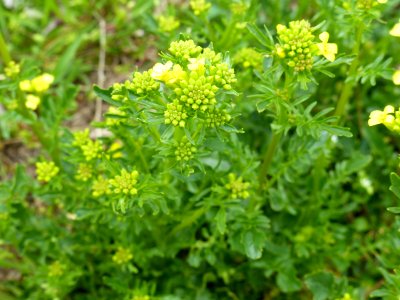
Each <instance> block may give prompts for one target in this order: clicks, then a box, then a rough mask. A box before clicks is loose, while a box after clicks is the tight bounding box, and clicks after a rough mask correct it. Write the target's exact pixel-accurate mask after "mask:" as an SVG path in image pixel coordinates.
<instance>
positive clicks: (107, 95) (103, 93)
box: [93, 85, 121, 107]
mask: <svg viewBox="0 0 400 300" xmlns="http://www.w3.org/2000/svg"><path fill="white" fill-rule="evenodd" d="M93 91H94V92H95V94H96V95H97V96H98V97H99V98H101V99H102V100H104V101H105V102H107V103H109V104H111V105H114V106H117V107H118V106H121V102H119V101H115V100H113V99H112V98H111V92H112V88H109V89H108V90H103V89H101V88H100V87H98V86H97V85H95V86H94V87H93Z"/></svg>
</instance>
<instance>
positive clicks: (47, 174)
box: [36, 161, 60, 182]
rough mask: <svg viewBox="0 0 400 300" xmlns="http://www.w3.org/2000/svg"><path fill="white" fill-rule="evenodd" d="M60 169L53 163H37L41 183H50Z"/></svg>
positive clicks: (38, 177) (37, 173) (37, 172)
mask: <svg viewBox="0 0 400 300" xmlns="http://www.w3.org/2000/svg"><path fill="white" fill-rule="evenodd" d="M59 171H60V169H59V168H58V167H57V166H56V164H55V163H54V162H52V161H42V162H37V163H36V175H37V179H38V180H39V181H43V182H49V181H50V180H51V179H52V178H54V177H55V176H56V175H57V174H58V172H59Z"/></svg>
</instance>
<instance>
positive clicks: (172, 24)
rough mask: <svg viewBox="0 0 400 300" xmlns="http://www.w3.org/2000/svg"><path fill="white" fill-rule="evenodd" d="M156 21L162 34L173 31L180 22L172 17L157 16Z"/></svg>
mask: <svg viewBox="0 0 400 300" xmlns="http://www.w3.org/2000/svg"><path fill="white" fill-rule="evenodd" d="M157 21H158V27H159V28H160V30H161V31H163V32H171V31H174V30H175V29H177V28H178V27H179V25H180V22H179V21H178V20H177V19H176V18H175V17H174V16H159V17H158V18H157Z"/></svg>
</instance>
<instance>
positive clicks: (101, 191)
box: [92, 176, 111, 198]
mask: <svg viewBox="0 0 400 300" xmlns="http://www.w3.org/2000/svg"><path fill="white" fill-rule="evenodd" d="M110 193H111V190H110V187H109V185H108V180H107V179H106V178H104V177H102V176H99V178H97V180H96V181H95V182H93V185H92V195H93V197H95V198H97V197H100V196H102V195H107V194H110Z"/></svg>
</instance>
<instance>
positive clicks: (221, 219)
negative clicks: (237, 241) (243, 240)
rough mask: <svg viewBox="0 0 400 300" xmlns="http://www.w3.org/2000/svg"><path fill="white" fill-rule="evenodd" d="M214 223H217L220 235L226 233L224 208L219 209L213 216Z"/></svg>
mask: <svg viewBox="0 0 400 300" xmlns="http://www.w3.org/2000/svg"><path fill="white" fill-rule="evenodd" d="M215 221H216V222H217V229H218V231H219V232H220V233H221V234H224V233H225V231H226V210H225V209H224V208H222V207H221V208H220V209H219V211H218V212H217V214H216V215H215Z"/></svg>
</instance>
